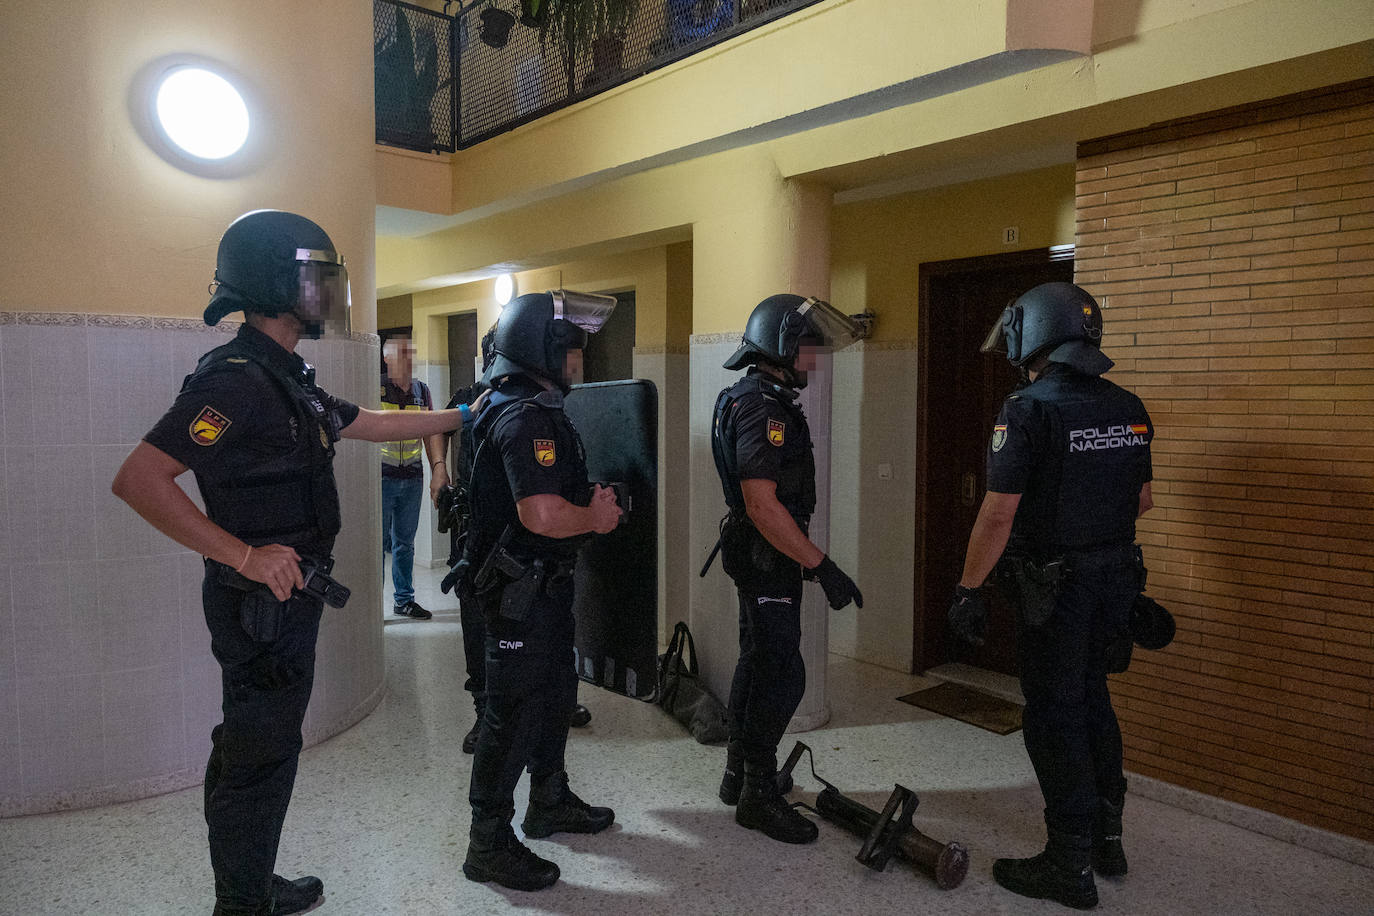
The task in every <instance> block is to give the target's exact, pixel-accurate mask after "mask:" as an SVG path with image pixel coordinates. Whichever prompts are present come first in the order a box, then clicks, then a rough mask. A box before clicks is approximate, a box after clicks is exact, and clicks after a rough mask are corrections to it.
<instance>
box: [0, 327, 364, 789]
mask: <svg viewBox="0 0 1374 916" xmlns="http://www.w3.org/2000/svg"><path fill="white" fill-rule="evenodd" d="M158 325H162V326H161V327H159V326H158ZM228 339H229V338H228V335H227V334H224V333H222V332H219V331H213V330H209V329H195V328H194V325H190V326H187V325H185V323H178V322H166V321H163V322H155V321H154V320H152V319H146V318H145V319H109V318H104V317H102V316H80V315H73V316H53V315H32V316H29V315H17V316H16V315H14V314H5V315H0V488H2V489H0V815H11V814H22V813H33V812H36V811H42V810H51V809H55V808H62V807H76V806H81V805H90V804H101V803H105V802H111V801H117V800H123V799H128V798H136V797H139V796H141V795H148V794H153V793H156V792H159V791H168V790H171V789H175V788H181V787H183V786H187V785H192V784H195V783H196V782H199V780H200V778H201V773H202V770H203V767H204V761H205V755H206V753H207V752H208V750H209V731H210V728H211V727H212V726H213V725H214V724H216V723H217V722H218V721H219V704H220V682H219V678H220V676H219V668H218V665H216V664H215V661H214V659H213V658H212V657H211V655H210V652H209V634H208V633H207V631H206V628H205V622H204V617H203V614H202V611H201V606H200V580H201V575H202V572H203V567H202V564H201V560H200V558H199V557H198V556H195V555H194V554H191V553H189V552H188V551H185V550H183V549H182V548H181V547H179V546H178V545H176V544H175V543H173V542H172V541H170V540H169V539H167V538H166V537H164V536H163V535H161V534H159V533H158V532H157V531H155V530H154V529H153V528H152V527H151V526H149V525H148V524H147V523H145V522H144V521H143V520H142V519H140V518H138V517H137V516H136V515H135V514H134V513H133V512H132V510H130V509H129V508H128V507H127V506H125V505H124V503H122V502H121V501H119V500H117V499H116V498H115V497H114V496H113V495H112V494H111V493H110V481H111V480H112V479H113V477H114V473H115V471H116V469H117V468H118V467H119V465H120V463H121V462H122V461H123V460H124V457H125V456H126V455H127V454H128V453H129V451H130V450H131V449H132V448H133V447H134V445H135V444H136V443H137V442H138V440H139V439H140V438H141V437H142V435H143V434H144V433H145V432H147V431H148V429H149V428H151V427H152V425H153V423H154V422H155V421H156V420H157V418H158V417H159V416H160V415H161V413H162V411H163V410H164V409H165V408H166V407H167V406H168V405H169V404H170V403H171V401H172V398H173V397H174V396H175V394H176V391H177V389H178V388H179V387H180V384H181V380H182V378H183V377H184V376H185V375H186V374H187V373H188V372H190V371H191V369H192V368H194V366H195V362H196V359H197V358H198V357H199V356H200V355H201V354H202V353H204V352H205V351H206V350H208V349H210V348H212V347H214V346H218V345H219V344H221V343H224V342H225V341H227V340H228ZM301 352H302V355H304V356H305V358H306V359H307V360H309V361H310V362H312V363H314V364H315V365H316V366H317V368H318V370H319V378H320V381H321V384H322V385H324V387H325V388H327V389H328V390H330V391H332V392H333V393H335V394H338V395H340V396H342V397H345V398H348V399H350V400H355V401H358V402H359V403H362V404H365V405H372V406H375V403H376V399H377V364H378V354H377V345H376V343H375V342H372V343H368V342H363V341H307V342H305V343H303V345H302V347H301ZM376 465H377V462H376V460H375V447H372V446H370V445H368V444H364V443H354V442H348V443H344V444H342V445H341V447H340V449H339V455H338V458H337V459H336V461H335V472H336V474H337V476H338V480H339V491H340V495H341V497H342V499H343V515H344V531H343V533H342V535H341V536H340V538H339V542H338V546H337V547H336V557H337V558H338V565H337V567H336V574H337V575H338V577H339V578H340V579H341V580H342V581H343V582H344V583H345V584H347V585H349V586H350V587H351V588H352V589H353V593H354V596H355V599H354V601H352V602H350V604H349V606H348V608H347V609H345V610H342V611H338V610H333V609H327V612H326V615H325V620H324V623H323V625H322V627H321V633H320V643H319V662H318V671H317V675H316V680H315V696H314V700H313V701H312V703H311V707H310V711H309V713H308V714H307V718H306V728H305V730H306V741H307V743H314V742H316V741H319V740H322V739H323V738H325V737H328V736H329V735H331V734H335V733H337V732H338V731H340V730H342V729H343V728H346V727H347V726H348V725H350V724H352V722H354V721H356V720H357V719H358V718H361V716H362V715H365V714H366V712H367V711H368V710H370V709H371V707H372V705H374V704H375V703H376V701H377V699H378V698H379V696H380V691H381V689H382V685H383V676H384V662H383V655H382V644H381V623H380V616H381V615H380V614H379V613H377V611H378V608H377V601H378V598H377V597H376V596H379V595H380V594H381V586H380V558H379V555H378V554H379V551H378V550H377V549H376V546H377V537H376V535H377V530H378V526H379V521H378V509H379V495H378V494H379V487H380V484H379V481H378V476H379V474H378V469H377V466H376ZM179 482H181V483H182V485H183V487H185V488H187V490H188V492H190V493H192V495H193V498H195V499H196V500H197V502H198V501H199V498H198V495H196V494H195V484H194V481H193V479H192V478H191V475H189V474H188V475H184V477H183V478H182V479H181V480H180V481H179Z"/></svg>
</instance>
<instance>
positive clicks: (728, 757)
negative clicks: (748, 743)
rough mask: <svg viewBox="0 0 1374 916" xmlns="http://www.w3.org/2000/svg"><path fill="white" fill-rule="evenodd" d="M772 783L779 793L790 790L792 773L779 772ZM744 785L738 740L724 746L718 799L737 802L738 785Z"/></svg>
mask: <svg viewBox="0 0 1374 916" xmlns="http://www.w3.org/2000/svg"><path fill="white" fill-rule="evenodd" d="M774 784H775V785H776V786H777V787H778V794H779V795H786V794H787V793H788V792H791V791H792V774H791V773H779V774H778V776H777V779H776V780H775V781H774ZM742 785H744V752H743V751H742V750H740V744H739V742H738V741H731V742H730V743H729V744H727V745H726V746H725V773H724V774H723V775H722V776H721V777H720V792H719V795H720V800H721V801H723V802H725V803H726V804H727V805H738V804H739V791H740V787H741V786H742Z"/></svg>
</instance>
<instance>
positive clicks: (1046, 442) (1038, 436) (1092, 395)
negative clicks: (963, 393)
mask: <svg viewBox="0 0 1374 916" xmlns="http://www.w3.org/2000/svg"><path fill="white" fill-rule="evenodd" d="M1153 437H1154V427H1153V426H1152V425H1151V423H1150V415H1149V413H1147V412H1146V410H1145V405H1144V404H1142V403H1141V401H1140V399H1139V398H1137V397H1136V396H1135V395H1134V394H1132V393H1130V392H1129V391H1127V390H1125V389H1124V388H1121V387H1120V386H1118V385H1115V384H1113V383H1112V382H1109V381H1107V380H1106V379H1104V378H1101V377H1095V376H1089V375H1084V374H1082V373H1079V372H1075V371H1073V370H1072V369H1069V368H1067V367H1064V366H1060V365H1058V364H1051V365H1050V367H1049V368H1048V369H1046V370H1045V372H1044V373H1042V374H1041V375H1040V376H1039V377H1038V378H1037V379H1036V381H1035V382H1034V383H1033V384H1031V385H1030V386H1028V387H1026V388H1023V389H1022V390H1020V391H1018V392H1015V393H1014V394H1012V395H1010V396H1009V397H1008V398H1007V400H1006V401H1005V402H1004V403H1003V404H1002V410H1001V412H1000V413H999V414H998V417H997V423H996V425H995V426H994V428H993V434H992V440H991V442H990V443H989V445H988V452H987V456H988V490H989V491H991V492H995V493H1015V494H1020V495H1021V503H1020V504H1019V505H1018V507H1017V511H1016V519H1015V522H1014V523H1013V526H1012V535H1011V542H1010V544H1009V549H1011V550H1013V551H1014V552H1021V553H1027V554H1037V553H1052V552H1056V551H1064V550H1070V551H1072V550H1091V549H1094V548H1098V547H1107V546H1114V545H1119V544H1129V543H1131V542H1132V541H1133V540H1134V539H1135V519H1136V515H1137V513H1138V510H1139V499H1140V489H1141V487H1143V486H1144V485H1145V483H1146V482H1147V481H1149V480H1150V479H1151V478H1152V476H1153V475H1152V469H1151V462H1150V441H1151V439H1153Z"/></svg>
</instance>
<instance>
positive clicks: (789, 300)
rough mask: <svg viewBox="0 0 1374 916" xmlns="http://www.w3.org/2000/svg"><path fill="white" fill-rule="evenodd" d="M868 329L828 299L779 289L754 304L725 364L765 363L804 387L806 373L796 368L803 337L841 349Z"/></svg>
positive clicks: (740, 366)
mask: <svg viewBox="0 0 1374 916" xmlns="http://www.w3.org/2000/svg"><path fill="white" fill-rule="evenodd" d="M867 333H868V329H867V326H866V325H862V324H860V323H859V321H857V320H855V319H854V318H851V317H849V316H846V315H843V314H841V313H840V312H838V311H836V309H835V308H834V307H832V306H831V305H830V303H828V302H823V301H821V300H820V299H806V298H804V297H802V296H797V295H794V294H792V293H780V294H778V295H776V296H769V297H768V298H767V299H764V300H763V301H762V302H760V303H759V304H758V305H756V306H754V310H753V311H752V312H750V313H749V321H748V322H746V323H745V325H744V337H743V339H742V340H741V341H740V346H739V349H738V350H736V351H735V352H734V353H733V354H732V355H731V356H730V358H729V359H728V360H726V361H725V368H726V369H729V370H731V371H735V370H738V369H743V368H744V367H745V366H748V365H751V364H758V363H766V364H767V365H769V366H772V367H773V368H774V369H777V370H778V371H779V372H781V373H782V374H783V379H784V381H786V382H787V384H788V386H789V387H791V388H805V387H806V376H805V375H803V374H801V373H799V372H797V371H796V363H797V354H798V353H799V352H800V351H801V346H802V343H803V342H804V341H809V342H811V343H813V344H815V345H817V346H825V347H831V348H833V349H836V350H842V349H844V348H845V347H847V346H849V345H850V344H851V343H853V342H854V341H856V340H858V339H860V338H861V337H864V336H865V335H866V334H867Z"/></svg>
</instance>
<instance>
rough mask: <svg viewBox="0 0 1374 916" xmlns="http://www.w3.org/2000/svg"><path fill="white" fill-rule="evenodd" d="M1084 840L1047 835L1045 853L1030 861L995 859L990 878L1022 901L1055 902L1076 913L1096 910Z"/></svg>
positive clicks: (1086, 846)
mask: <svg viewBox="0 0 1374 916" xmlns="http://www.w3.org/2000/svg"><path fill="white" fill-rule="evenodd" d="M1090 861H1091V852H1090V849H1089V840H1088V838H1087V837H1086V836H1070V835H1063V834H1058V833H1056V832H1055V831H1054V830H1051V831H1050V838H1049V842H1048V843H1047V844H1046V846H1045V851H1044V852H1042V853H1040V854H1039V855H1037V856H1032V857H1031V858H1029V859H998V860H997V861H995V862H993V863H992V877H993V878H994V879H995V880H996V881H997V883H998V884H1000V885H1002V886H1003V887H1005V888H1006V889H1007V890H1009V891H1013V892H1015V893H1017V894H1020V895H1021V896H1023V897H1035V898H1040V899H1048V900H1054V901H1056V902H1058V903H1062V904H1064V905H1065V906H1067V907H1072V908H1073V909H1076V910H1090V909H1092V908H1093V907H1095V906H1097V885H1096V884H1095V883H1093V870H1092V866H1091V865H1090V864H1089V863H1090Z"/></svg>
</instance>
